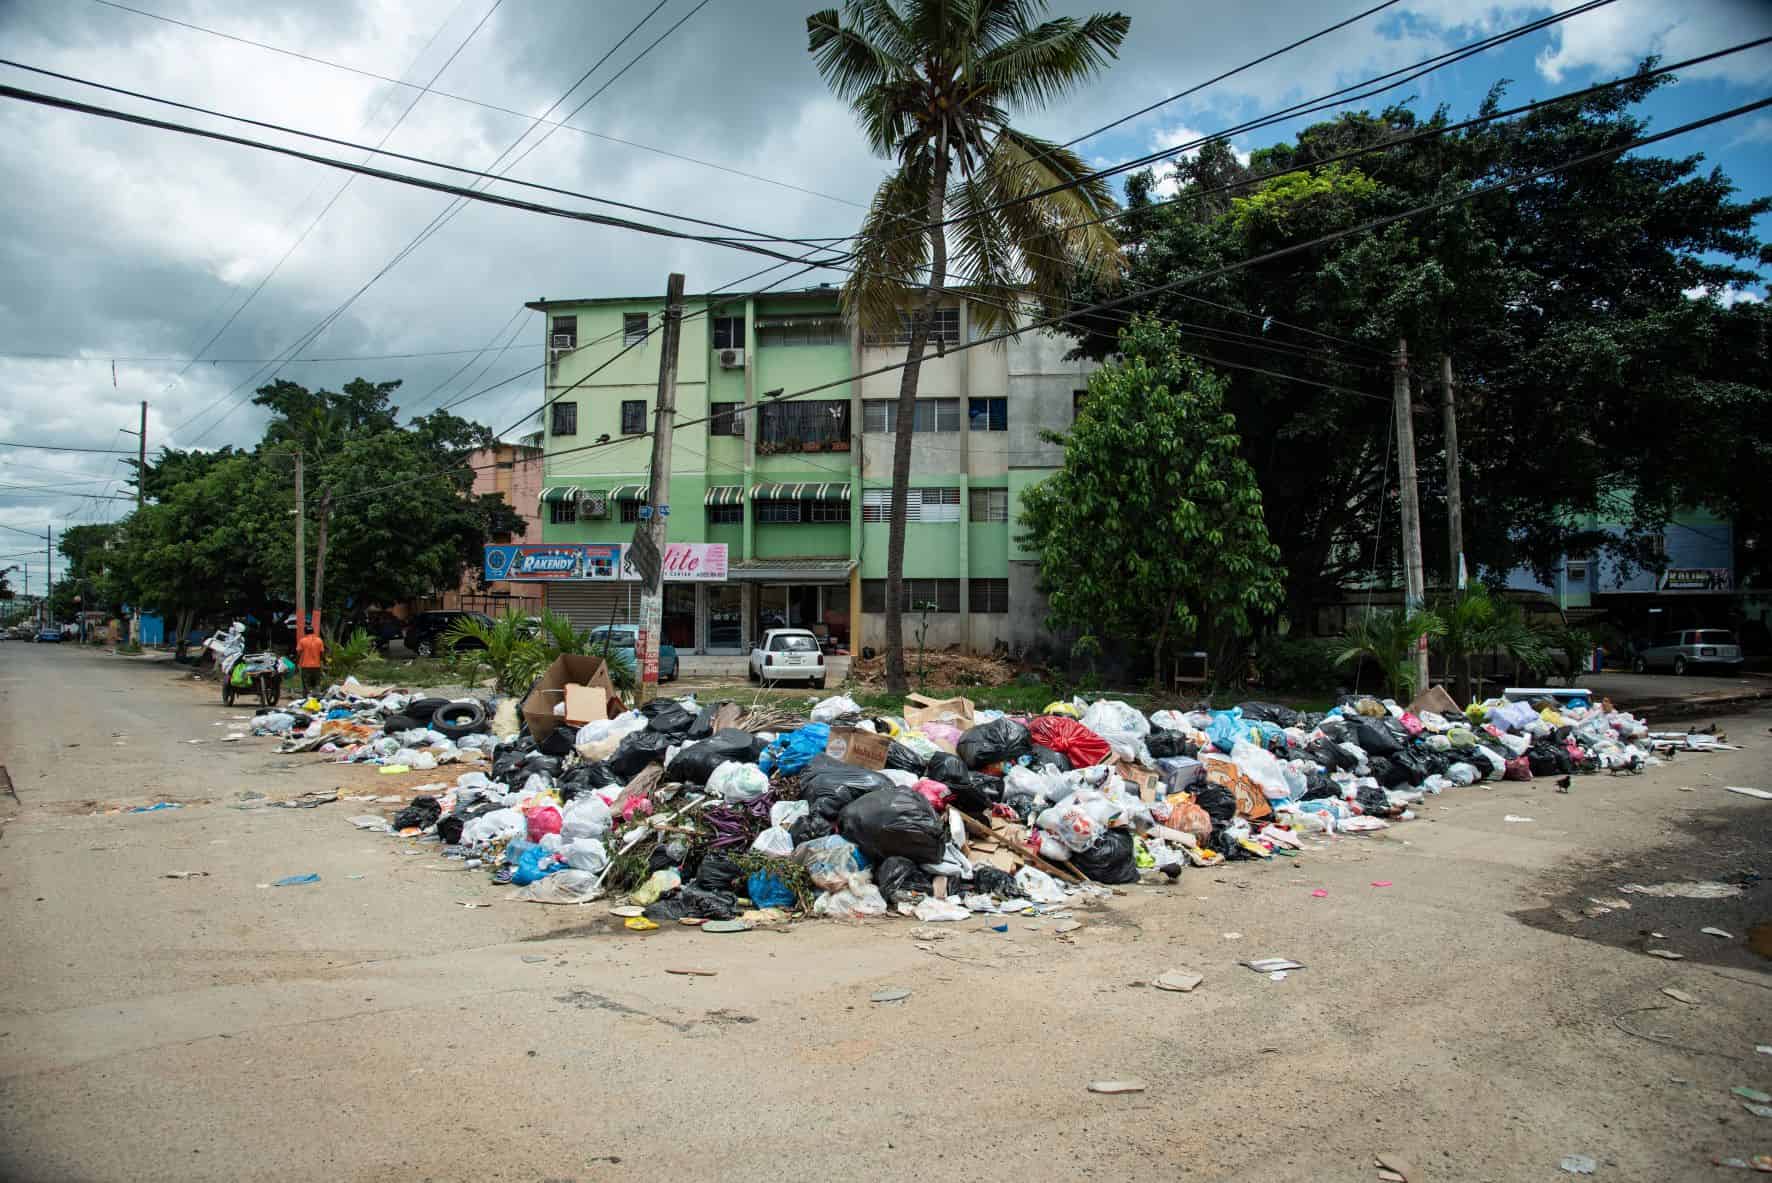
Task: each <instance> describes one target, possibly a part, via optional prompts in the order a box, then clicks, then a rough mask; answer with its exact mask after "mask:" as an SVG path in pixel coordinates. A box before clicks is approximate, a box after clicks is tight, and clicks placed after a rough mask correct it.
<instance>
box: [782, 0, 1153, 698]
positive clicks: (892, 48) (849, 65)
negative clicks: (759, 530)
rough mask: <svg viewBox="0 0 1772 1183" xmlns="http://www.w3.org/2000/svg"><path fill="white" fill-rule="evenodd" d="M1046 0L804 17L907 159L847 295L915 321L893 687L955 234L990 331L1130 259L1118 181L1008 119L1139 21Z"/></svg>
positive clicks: (826, 68)
mask: <svg viewBox="0 0 1772 1183" xmlns="http://www.w3.org/2000/svg"><path fill="white" fill-rule="evenodd" d="M1045 10H1046V3H1045V0H846V3H845V4H844V6H843V10H842V13H841V15H839V13H838V11H837V9H835V8H827V9H824V10H823V11H820V12H815V13H813V14H812V15H811V16H809V17H808V18H807V19H806V31H807V43H808V48H809V49H810V51H811V53H812V55H813V58H814V60H815V61H816V63H817V66H818V71H819V73H820V74H821V75H823V76H824V79H825V81H826V83H827V84H829V86H830V88H831V89H832V90H833V91H834V92H835V93H836V94H837V96H838V97H839V98H842V99H844V100H846V101H847V102H848V103H849V105H850V108H851V109H852V110H853V111H854V112H855V116H856V118H857V120H858V121H859V122H860V123H861V125H862V128H863V130H864V131H865V132H866V134H867V137H868V143H869V145H870V146H871V147H872V148H873V150H874V152H875V153H876V154H877V155H879V156H882V157H885V158H887V159H890V160H893V161H895V162H896V164H897V168H896V169H895V170H894V171H893V173H892V174H891V175H890V176H888V177H887V178H886V179H885V180H884V181H883V182H881V184H880V187H879V189H878V190H877V191H876V192H875V194H874V200H873V203H872V205H871V206H870V208H869V210H868V213H867V216H866V218H865V219H864V220H863V222H862V228H861V233H860V236H859V237H858V239H857V242H856V250H855V259H854V262H855V267H856V269H855V271H854V274H853V276H852V278H851V279H850V281H849V282H848V283H847V284H845V285H844V287H843V297H842V298H843V308H844V311H845V312H846V313H847V314H848V315H849V316H850V317H851V319H853V320H856V321H858V322H859V323H860V324H861V326H862V328H863V329H864V330H865V331H867V332H869V333H872V334H879V335H881V336H885V337H887V338H888V339H890V338H893V337H895V336H896V335H897V334H898V333H899V332H900V325H901V322H902V323H904V324H906V325H907V326H908V334H907V335H908V338H909V343H908V346H907V349H906V353H905V361H906V365H905V367H904V370H903V372H902V374H901V377H900V380H899V391H898V429H897V436H896V438H895V439H894V441H893V453H892V513H891V519H890V523H889V527H888V533H887V543H886V684H887V689H888V690H889V691H891V692H892V693H895V694H902V693H904V691H905V689H906V680H905V667H904V620H903V614H902V602H903V583H904V541H905V503H906V499H907V497H908V495H909V494H908V490H909V487H910V472H911V433H912V425H913V420H914V418H915V416H914V414H913V412H914V411H915V409H916V397H917V384H918V380H919V375H920V371H921V367H922V361H923V350H924V347H925V346H926V345H927V343H928V340H929V330H930V324H931V322H932V320H933V318H934V315H935V311H936V309H937V307H939V305H940V303H941V299H942V293H943V290H944V289H945V287H946V284H947V282H948V267H949V259H948V251H949V244H950V240H951V242H952V246H953V249H954V251H955V253H956V255H957V261H958V262H959V264H960V265H961V267H962V268H963V276H964V280H965V282H966V284H967V286H968V288H969V289H970V290H971V291H972V292H973V293H975V294H976V295H977V296H978V297H979V300H980V301H983V302H980V303H975V304H973V305H972V307H973V310H974V313H973V315H974V320H975V324H976V325H977V327H979V328H980V329H984V330H991V329H995V328H998V327H1001V326H1003V325H1005V324H1006V323H1007V317H1008V316H1009V314H1008V313H1007V312H1003V311H1001V310H1000V308H999V306H1001V305H1005V304H1013V303H1015V302H1017V301H1020V300H1022V299H1025V298H1027V297H1028V296H1029V295H1031V296H1033V297H1034V298H1036V299H1039V300H1042V301H1045V302H1048V303H1053V302H1056V301H1058V300H1060V299H1062V298H1063V297H1065V296H1067V295H1068V294H1069V292H1070V289H1071V287H1072V284H1073V281H1074V278H1075V277H1076V275H1078V274H1079V273H1081V274H1088V275H1092V276H1093V275H1099V276H1101V277H1102V278H1103V279H1111V278H1112V277H1114V276H1117V275H1118V274H1119V271H1120V268H1121V256H1120V254H1119V252H1118V250H1117V249H1116V244H1115V242H1114V238H1113V235H1112V234H1111V232H1110V231H1109V230H1108V229H1107V228H1106V227H1105V226H1103V225H1101V224H1100V223H1099V219H1100V218H1101V217H1102V216H1103V215H1104V214H1105V213H1107V212H1108V211H1110V210H1112V209H1113V208H1114V201H1113V198H1112V196H1111V193H1110V190H1109V186H1108V184H1107V183H1106V181H1104V180H1100V179H1087V178H1088V174H1089V171H1090V170H1089V168H1088V166H1087V165H1086V164H1085V163H1084V161H1083V159H1082V158H1081V157H1080V156H1078V155H1077V154H1076V153H1074V152H1072V151H1070V150H1069V149H1067V148H1062V147H1060V146H1059V145H1057V144H1053V143H1049V142H1047V141H1045V140H1041V139H1038V138H1037V137H1034V136H1031V135H1028V134H1027V133H1025V132H1023V131H1020V130H1018V129H1016V128H1015V127H1012V126H1011V125H1010V122H1009V120H1010V111H1011V109H1013V108H1018V107H1019V108H1037V107H1042V106H1045V105H1046V104H1048V103H1050V102H1052V101H1054V100H1056V99H1059V98H1062V97H1063V96H1065V95H1067V94H1069V93H1071V92H1072V91H1074V90H1075V89H1076V88H1077V87H1078V86H1080V85H1081V84H1082V83H1083V82H1085V81H1086V80H1087V79H1089V78H1090V77H1091V76H1093V75H1095V74H1096V73H1098V72H1100V71H1101V70H1102V69H1103V68H1104V67H1105V66H1106V65H1107V63H1108V62H1109V61H1110V60H1111V59H1112V58H1114V57H1115V56H1117V54H1118V53H1119V48H1120V43H1121V42H1122V41H1124V40H1125V37H1126V31H1127V29H1128V28H1129V27H1130V26H1131V21H1130V20H1129V19H1128V18H1127V17H1125V16H1122V15H1120V14H1119V13H1097V14H1095V15H1093V16H1089V17H1086V18H1083V19H1081V20H1079V19H1077V18H1075V17H1058V18H1054V19H1050V20H1040V19H1039V18H1040V17H1041V16H1042V15H1043V14H1044V12H1045ZM956 178H957V179H956ZM1055 187H1057V188H1055ZM1047 190H1052V191H1051V192H1047ZM1036 194H1038V196H1036ZM1008 202H1013V203H1014V204H1009V205H1005V203H1008ZM949 219H951V224H948V225H944V222H946V221H948V220H949Z"/></svg>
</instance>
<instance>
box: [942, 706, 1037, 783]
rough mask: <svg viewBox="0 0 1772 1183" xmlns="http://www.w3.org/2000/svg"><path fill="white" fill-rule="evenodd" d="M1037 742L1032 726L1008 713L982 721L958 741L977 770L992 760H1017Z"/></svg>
mask: <svg viewBox="0 0 1772 1183" xmlns="http://www.w3.org/2000/svg"><path fill="white" fill-rule="evenodd" d="M1033 746H1034V741H1033V739H1032V738H1031V737H1030V736H1029V735H1028V729H1027V728H1026V727H1023V726H1022V725H1021V724H1020V723H1017V722H1016V721H1015V720H1014V719H1010V718H1007V717H1005V718H1002V719H992V720H991V721H990V722H989V723H980V724H979V725H978V726H977V727H974V728H971V729H970V730H968V731H966V732H964V733H963V734H961V736H960V742H959V743H957V744H955V745H954V747H955V749H956V750H957V751H958V752H959V755H960V759H961V760H963V761H964V762H965V764H966V767H968V768H971V769H975V770H976V769H979V768H989V767H990V766H991V765H992V764H1013V763H1014V762H1015V761H1017V760H1019V759H1021V758H1022V757H1023V756H1025V755H1027V754H1028V753H1029V751H1031V750H1032V748H1033Z"/></svg>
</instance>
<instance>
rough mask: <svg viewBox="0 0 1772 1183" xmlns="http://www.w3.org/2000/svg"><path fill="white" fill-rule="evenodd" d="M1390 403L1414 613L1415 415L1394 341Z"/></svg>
mask: <svg viewBox="0 0 1772 1183" xmlns="http://www.w3.org/2000/svg"><path fill="white" fill-rule="evenodd" d="M1392 364H1393V367H1394V369H1395V373H1394V375H1393V377H1392V379H1391V401H1392V402H1393V403H1394V404H1395V410H1396V415H1397V475H1398V482H1399V484H1400V485H1401V487H1402V492H1403V594H1404V597H1405V604H1404V608H1405V611H1408V612H1414V611H1416V610H1417V609H1419V608H1420V607H1421V606H1422V603H1423V601H1424V600H1425V598H1426V590H1427V589H1426V587H1425V586H1424V584H1425V583H1426V579H1425V576H1424V573H1423V571H1422V568H1421V498H1420V494H1419V493H1418V492H1417V490H1416V487H1415V413H1414V410H1413V408H1412V407H1411V406H1410V400H1409V343H1408V342H1407V341H1405V340H1403V338H1401V337H1398V338H1397V356H1396V358H1395V360H1394V361H1393V363H1392ZM1426 689H1427V638H1426V637H1425V636H1424V637H1422V638H1421V640H1420V641H1419V643H1418V644H1417V645H1416V647H1415V691H1416V693H1418V694H1419V693H1420V692H1421V691H1423V690H1426Z"/></svg>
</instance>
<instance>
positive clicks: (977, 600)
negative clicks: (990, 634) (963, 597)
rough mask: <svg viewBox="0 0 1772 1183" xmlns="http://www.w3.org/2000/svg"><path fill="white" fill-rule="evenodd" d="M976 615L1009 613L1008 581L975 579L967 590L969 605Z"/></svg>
mask: <svg viewBox="0 0 1772 1183" xmlns="http://www.w3.org/2000/svg"><path fill="white" fill-rule="evenodd" d="M966 606H967V607H968V608H970V609H971V610H972V611H973V613H974V614H977V613H980V612H1007V611H1009V581H1008V580H1007V579H974V580H972V586H971V587H969V588H968V589H967V604H966Z"/></svg>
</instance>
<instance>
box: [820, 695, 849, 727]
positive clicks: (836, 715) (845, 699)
mask: <svg viewBox="0 0 1772 1183" xmlns="http://www.w3.org/2000/svg"><path fill="white" fill-rule="evenodd" d="M859 714H861V705H860V704H859V703H857V702H856V701H855V700H854V699H853V698H850V697H849V696H848V695H847V694H833V695H832V696H831V697H829V698H827V699H825V700H824V701H823V702H821V703H819V704H818V705H817V706H815V707H813V708H812V721H813V722H814V723H835V722H836V721H837V720H838V719H846V718H848V717H849V716H851V715H859Z"/></svg>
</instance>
